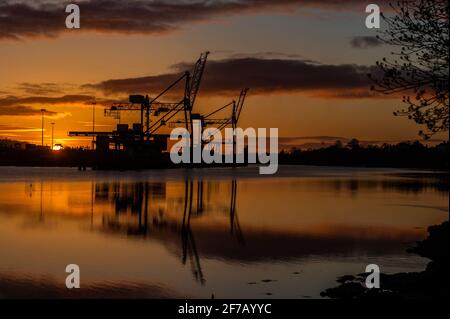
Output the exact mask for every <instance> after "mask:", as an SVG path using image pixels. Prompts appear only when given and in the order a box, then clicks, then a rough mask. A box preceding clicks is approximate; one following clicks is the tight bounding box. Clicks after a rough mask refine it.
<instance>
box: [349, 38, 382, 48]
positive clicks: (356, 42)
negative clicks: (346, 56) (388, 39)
mask: <svg viewBox="0 0 450 319" xmlns="http://www.w3.org/2000/svg"><path fill="white" fill-rule="evenodd" d="M350 44H351V46H352V47H354V48H357V49H368V48H374V47H379V46H381V45H383V42H382V41H381V40H379V39H378V38H377V37H372V36H356V37H353V38H352V39H351V41H350Z"/></svg>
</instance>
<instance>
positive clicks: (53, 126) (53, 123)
mask: <svg viewBox="0 0 450 319" xmlns="http://www.w3.org/2000/svg"><path fill="white" fill-rule="evenodd" d="M50 124H51V125H52V150H53V147H54V144H53V132H54V128H55V122H52V123H50Z"/></svg>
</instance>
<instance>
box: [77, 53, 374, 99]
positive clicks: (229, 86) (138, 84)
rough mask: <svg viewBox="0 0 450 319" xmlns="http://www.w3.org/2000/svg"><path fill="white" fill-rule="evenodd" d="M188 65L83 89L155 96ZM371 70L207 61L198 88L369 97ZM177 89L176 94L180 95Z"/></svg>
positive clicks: (300, 62) (351, 66) (281, 61)
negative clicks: (159, 73)
mask: <svg viewBox="0 0 450 319" xmlns="http://www.w3.org/2000/svg"><path fill="white" fill-rule="evenodd" d="M192 67H193V66H192V65H191V64H186V63H180V64H177V65H174V66H173V67H172V69H173V70H174V71H173V72H172V73H167V74H161V75H155V76H146V77H138V78H126V79H115V80H107V81H103V82H101V83H97V84H88V85H85V86H84V87H85V88H91V89H92V88H96V89H98V90H101V91H103V92H104V93H106V94H117V93H127V94H131V93H148V94H150V95H154V94H156V93H158V92H161V91H162V90H163V89H164V88H165V87H166V86H167V85H169V84H170V83H171V82H172V81H174V80H175V79H176V78H178V77H179V76H180V73H181V72H183V71H185V70H190V69H192ZM375 71H376V69H375V68H374V67H369V66H362V65H354V64H341V65H330V64H319V63H311V62H310V61H307V60H294V59H261V58H251V57H248V58H238V59H224V60H213V61H208V63H207V65H206V69H205V73H204V77H203V80H202V84H201V89H200V90H201V94H206V95H234V94H236V92H237V91H239V90H240V89H241V88H244V87H249V88H251V91H252V94H273V93H280V92H288V93H289V92H304V93H307V94H310V95H313V96H317V97H357V98H361V97H369V96H373V93H372V92H371V91H370V85H371V83H370V80H369V79H368V77H367V74H368V73H374V72H375ZM182 90H183V87H182V85H180V87H179V90H178V92H176V93H177V94H182Z"/></svg>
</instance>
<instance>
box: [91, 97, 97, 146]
mask: <svg viewBox="0 0 450 319" xmlns="http://www.w3.org/2000/svg"><path fill="white" fill-rule="evenodd" d="M95 104H97V102H95V101H94V102H92V149H94V147H95V135H94V134H95Z"/></svg>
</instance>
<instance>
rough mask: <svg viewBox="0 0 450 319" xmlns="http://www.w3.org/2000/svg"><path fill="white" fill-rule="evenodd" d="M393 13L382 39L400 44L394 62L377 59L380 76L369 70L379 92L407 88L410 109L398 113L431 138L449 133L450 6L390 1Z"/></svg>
mask: <svg viewBox="0 0 450 319" xmlns="http://www.w3.org/2000/svg"><path fill="white" fill-rule="evenodd" d="M390 6H391V8H392V9H393V10H394V15H392V16H386V15H382V18H383V20H384V21H385V22H386V24H387V28H386V30H385V31H381V32H380V35H378V36H377V37H378V39H380V40H381V41H383V42H385V43H387V44H389V45H393V46H397V47H399V50H398V51H397V52H392V55H393V56H394V60H393V61H389V60H388V59H386V58H383V59H382V61H377V66H378V70H379V71H380V73H379V74H371V75H370V77H371V78H372V79H373V80H374V81H375V83H376V84H375V85H374V86H373V87H372V89H374V90H375V91H379V92H382V93H385V94H396V93H399V92H403V94H405V96H403V102H404V103H406V104H407V107H406V108H404V109H401V110H399V111H397V112H394V115H400V116H408V118H410V119H412V120H414V121H415V122H416V123H418V124H422V125H425V127H426V130H425V131H420V132H419V134H420V135H421V136H422V137H424V138H429V137H430V136H432V135H434V134H435V133H437V132H444V131H448V113H449V96H448V76H449V69H448V68H449V64H448V62H449V61H448V60H449V52H448V50H449V28H448V24H449V20H448V17H449V5H448V1H447V0H413V1H411V0H409V1H398V2H396V3H395V4H390Z"/></svg>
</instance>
